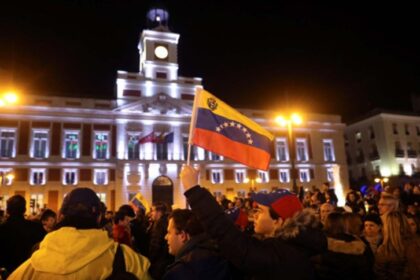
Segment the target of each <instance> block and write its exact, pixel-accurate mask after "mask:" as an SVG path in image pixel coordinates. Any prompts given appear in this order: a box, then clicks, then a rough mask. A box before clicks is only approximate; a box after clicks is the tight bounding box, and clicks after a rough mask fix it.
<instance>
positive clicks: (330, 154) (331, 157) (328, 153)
mask: <svg viewBox="0 0 420 280" xmlns="http://www.w3.org/2000/svg"><path fill="white" fill-rule="evenodd" d="M323 144H324V160H325V161H335V154H334V146H333V141H332V139H324V140H323Z"/></svg>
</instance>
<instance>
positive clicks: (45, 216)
mask: <svg viewBox="0 0 420 280" xmlns="http://www.w3.org/2000/svg"><path fill="white" fill-rule="evenodd" d="M48 218H54V219H56V218H57V214H56V213H55V212H54V211H53V210H51V209H45V210H44V211H42V214H41V219H40V220H41V222H42V221H46V220H48Z"/></svg>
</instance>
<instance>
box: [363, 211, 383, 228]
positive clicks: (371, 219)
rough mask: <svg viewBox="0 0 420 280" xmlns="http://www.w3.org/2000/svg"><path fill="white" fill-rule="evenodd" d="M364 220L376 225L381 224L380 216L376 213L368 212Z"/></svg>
mask: <svg viewBox="0 0 420 280" xmlns="http://www.w3.org/2000/svg"><path fill="white" fill-rule="evenodd" d="M366 221H369V222H372V223H375V224H377V225H378V226H381V225H382V220H381V217H380V216H379V215H378V214H368V215H366V217H365V222H366Z"/></svg>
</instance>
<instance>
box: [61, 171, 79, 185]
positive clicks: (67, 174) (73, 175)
mask: <svg viewBox="0 0 420 280" xmlns="http://www.w3.org/2000/svg"><path fill="white" fill-rule="evenodd" d="M77 181H78V178H77V169H64V170H63V185H77Z"/></svg>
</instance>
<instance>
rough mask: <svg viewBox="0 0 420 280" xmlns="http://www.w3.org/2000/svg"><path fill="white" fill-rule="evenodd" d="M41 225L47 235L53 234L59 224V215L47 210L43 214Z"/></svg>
mask: <svg viewBox="0 0 420 280" xmlns="http://www.w3.org/2000/svg"><path fill="white" fill-rule="evenodd" d="M40 220H41V224H42V227H43V228H44V230H45V234H47V233H49V232H51V231H52V230H53V229H54V227H55V224H56V222H57V214H56V213H55V212H54V211H53V210H51V209H45V210H44V211H43V212H42V214H41V219H40Z"/></svg>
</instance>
